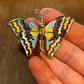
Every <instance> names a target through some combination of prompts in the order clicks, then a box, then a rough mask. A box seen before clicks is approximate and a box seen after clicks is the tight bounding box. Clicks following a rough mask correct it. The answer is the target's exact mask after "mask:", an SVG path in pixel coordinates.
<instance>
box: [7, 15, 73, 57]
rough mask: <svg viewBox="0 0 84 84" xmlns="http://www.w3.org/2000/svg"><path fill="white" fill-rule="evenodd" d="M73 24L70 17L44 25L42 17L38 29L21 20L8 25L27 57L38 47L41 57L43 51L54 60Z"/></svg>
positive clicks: (59, 18) (60, 18) (62, 17)
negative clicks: (55, 53)
mask: <svg viewBox="0 0 84 84" xmlns="http://www.w3.org/2000/svg"><path fill="white" fill-rule="evenodd" d="M73 22H74V19H71V18H70V17H65V16H60V17H58V18H55V19H54V20H52V21H51V22H50V23H48V24H47V25H44V21H43V17H41V22H40V23H39V26H38V27H37V26H36V25H34V24H33V23H32V22H30V21H28V20H25V19H21V18H17V19H14V20H12V21H10V22H9V24H8V25H9V26H10V27H11V29H12V31H13V32H14V34H15V35H16V37H18V39H19V40H20V42H21V44H22V46H23V48H24V50H25V52H26V56H27V57H29V56H30V55H31V54H32V53H33V51H34V50H35V49H36V45H37V46H38V47H39V51H38V52H39V56H40V57H42V53H43V51H46V52H47V54H48V56H49V57H50V58H52V57H53V55H54V52H55V51H56V50H57V49H58V48H59V46H60V45H61V42H62V38H64V37H65V36H66V34H67V33H68V31H69V29H70V26H71V24H72V23H73ZM37 43H38V44H37Z"/></svg>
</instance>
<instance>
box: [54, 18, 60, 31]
mask: <svg viewBox="0 0 84 84" xmlns="http://www.w3.org/2000/svg"><path fill="white" fill-rule="evenodd" d="M59 23H60V18H59V19H58V23H57V25H56V27H55V31H54V32H56V30H57V28H58V27H59Z"/></svg>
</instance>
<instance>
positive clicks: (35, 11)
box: [34, 9, 49, 23]
mask: <svg viewBox="0 0 84 84" xmlns="http://www.w3.org/2000/svg"><path fill="white" fill-rule="evenodd" d="M34 13H35V14H39V16H40V21H41V22H42V23H43V18H44V16H45V14H48V13H49V10H48V9H45V10H44V12H43V15H41V14H40V9H35V10H34Z"/></svg>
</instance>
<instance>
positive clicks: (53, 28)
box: [45, 16, 74, 58]
mask: <svg viewBox="0 0 84 84" xmlns="http://www.w3.org/2000/svg"><path fill="white" fill-rule="evenodd" d="M73 21H74V19H71V18H70V17H65V16H61V17H58V18H56V19H54V20H52V21H51V22H50V23H49V24H48V25H47V26H46V28H45V32H46V33H45V37H46V50H47V52H48V55H49V56H50V57H51V58H52V56H53V54H54V52H55V51H56V50H57V49H58V47H59V46H60V45H61V41H62V38H63V37H65V36H66V34H67V33H68V31H69V29H70V26H71V24H72V23H73Z"/></svg>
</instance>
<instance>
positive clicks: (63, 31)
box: [60, 29, 66, 37]
mask: <svg viewBox="0 0 84 84" xmlns="http://www.w3.org/2000/svg"><path fill="white" fill-rule="evenodd" d="M62 31H63V33H62V34H61V35H60V36H61V37H62V36H64V35H65V32H66V31H65V30H64V29H63V30H62Z"/></svg>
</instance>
